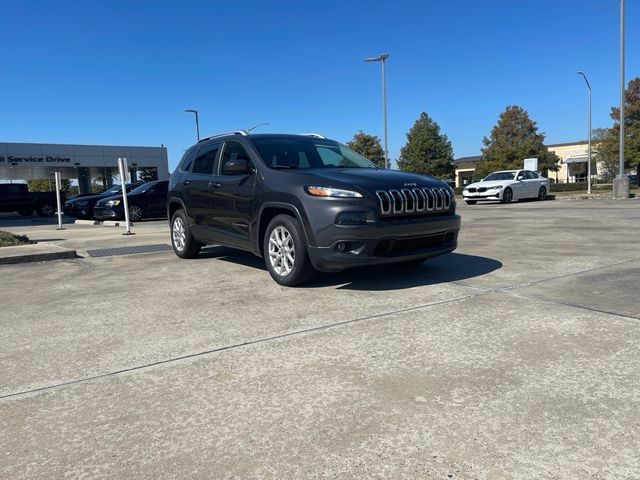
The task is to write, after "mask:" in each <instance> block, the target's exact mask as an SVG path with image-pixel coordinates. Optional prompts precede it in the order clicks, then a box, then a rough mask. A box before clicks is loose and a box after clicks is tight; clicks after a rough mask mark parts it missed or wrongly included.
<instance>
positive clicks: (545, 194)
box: [538, 187, 547, 201]
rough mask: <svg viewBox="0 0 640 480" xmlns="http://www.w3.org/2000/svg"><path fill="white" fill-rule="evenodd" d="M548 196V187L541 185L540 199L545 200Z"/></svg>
mask: <svg viewBox="0 0 640 480" xmlns="http://www.w3.org/2000/svg"><path fill="white" fill-rule="evenodd" d="M546 198H547V189H546V188H545V187H540V190H539V191H538V200H541V201H542V200H545V199H546Z"/></svg>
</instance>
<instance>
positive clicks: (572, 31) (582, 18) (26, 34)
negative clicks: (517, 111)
mask: <svg viewBox="0 0 640 480" xmlns="http://www.w3.org/2000/svg"><path fill="white" fill-rule="evenodd" d="M618 12H619V3H618V0H562V1H559V0H554V1H552V0H527V1H525V0H509V1H506V0H485V1H482V2H480V1H476V0H448V1H431V0H428V1H427V0H423V1H415V2H403V1H395V2H390V1H386V2H382V1H363V2H355V1H353V2H348V1H344V0H342V1H333V0H325V1H322V2H305V1H302V0H298V1H286V2H285V1H241V2H229V1H225V2H222V1H187V0H182V1H174V2H160V1H137V0H129V1H115V0H113V1H90V2H75V1H74V2H66V1H55V2H54V1H48V2H44V1H41V2H35V1H17V0H16V1H7V0H0V18H1V19H2V41H1V42H0V141H9V142H43V143H86V144H106V145H160V144H164V145H166V146H167V147H168V149H169V164H170V169H173V168H174V166H175V165H176V163H177V161H178V159H179V157H180V156H181V154H182V151H183V150H184V149H185V148H187V147H188V146H189V145H191V144H192V143H193V141H194V137H195V132H194V127H193V117H192V116H191V115H189V114H186V113H183V110H184V109H185V108H197V109H198V110H199V111H200V123H201V131H202V133H203V134H207V133H214V132H217V131H224V130H230V129H235V128H247V127H248V126H250V125H252V124H254V123H258V122H261V121H269V122H271V126H269V127H261V129H260V130H259V131H261V132H268V131H275V132H291V133H296V132H309V131H313V132H321V133H323V134H325V135H327V136H329V137H331V138H335V139H337V140H341V141H347V140H349V138H351V136H352V135H353V133H354V132H355V131H357V130H360V129H362V130H364V131H365V132H367V133H372V134H376V135H379V136H382V112H381V98H380V68H379V64H367V63H364V62H363V61H362V59H363V58H364V57H366V56H372V55H377V54H380V53H382V52H388V53H389V54H390V55H391V56H390V58H389V60H388V63H387V81H388V102H389V150H390V156H391V157H392V158H394V159H395V158H397V157H398V155H399V153H400V148H401V147H402V145H403V144H404V142H405V140H406V136H405V135H406V132H407V131H408V129H409V128H410V127H411V125H412V124H413V122H414V121H415V120H416V118H417V117H418V115H419V114H420V112H421V111H425V112H427V113H428V114H429V115H430V116H431V117H433V118H434V119H435V120H436V121H437V122H438V123H439V124H440V126H441V128H442V131H443V132H444V133H446V134H447V135H448V136H449V138H450V139H451V141H452V143H453V148H454V155H455V157H461V156H466V155H474V154H478V153H479V152H480V148H481V146H482V143H481V142H482V137H483V136H484V135H488V134H489V131H490V129H491V127H492V126H493V125H494V124H495V123H496V121H497V118H498V115H499V113H500V112H501V111H503V110H504V108H505V107H506V106H507V105H510V104H518V105H521V106H523V107H524V108H526V109H527V110H528V111H529V113H530V115H531V117H532V118H533V119H534V120H536V121H537V122H538V125H539V127H540V129H541V131H543V132H545V133H546V135H547V142H548V143H559V142H568V141H574V140H578V139H584V138H586V128H587V126H586V112H587V101H586V99H587V96H586V95H587V94H586V87H585V86H584V83H583V81H582V79H581V78H580V77H578V76H577V75H576V70H578V69H582V70H584V71H585V72H586V73H587V75H588V76H589V79H590V81H591V84H592V86H593V89H594V90H593V91H594V99H593V102H594V103H593V126H594V128H596V127H601V126H609V125H610V123H611V121H610V118H609V110H610V107H611V106H612V105H617V103H618V100H619V96H618V82H619V77H618V68H619V53H618V52H619V51H618V35H619V30H618V28H619V23H618V18H619V17H618ZM626 17H627V21H626V25H627V68H626V72H627V80H629V79H630V78H632V77H635V76H638V75H640V28H639V26H640V2H637V1H629V0H628V1H627V11H626Z"/></svg>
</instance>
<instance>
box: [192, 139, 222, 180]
mask: <svg viewBox="0 0 640 480" xmlns="http://www.w3.org/2000/svg"><path fill="white" fill-rule="evenodd" d="M219 149H220V144H214V145H207V146H206V147H203V148H201V149H200V150H198V155H196V159H195V160H194V161H193V168H192V169H191V171H192V172H193V173H203V174H207V175H211V174H212V173H213V164H214V163H215V161H216V155H217V154H218V150H219Z"/></svg>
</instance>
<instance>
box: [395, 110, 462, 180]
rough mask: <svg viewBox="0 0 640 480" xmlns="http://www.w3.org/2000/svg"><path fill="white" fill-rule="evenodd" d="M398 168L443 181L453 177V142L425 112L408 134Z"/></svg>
mask: <svg viewBox="0 0 640 480" xmlns="http://www.w3.org/2000/svg"><path fill="white" fill-rule="evenodd" d="M398 168H399V169H400V170H402V171H405V172H414V173H422V174H425V175H432V176H434V177H437V178H442V179H450V178H452V176H453V171H454V168H453V148H452V147H451V142H450V141H449V138H448V137H447V136H446V135H445V134H443V133H440V126H439V125H438V124H437V123H436V122H435V121H433V119H431V118H430V117H429V115H427V114H426V113H424V112H422V113H421V114H420V117H419V118H418V120H416V122H415V123H414V124H413V127H411V130H409V133H407V143H406V144H405V146H404V147H402V149H401V150H400V158H399V159H398Z"/></svg>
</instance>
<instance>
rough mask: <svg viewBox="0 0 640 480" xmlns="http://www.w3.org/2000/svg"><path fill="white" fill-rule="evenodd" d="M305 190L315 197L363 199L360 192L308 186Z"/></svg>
mask: <svg viewBox="0 0 640 480" xmlns="http://www.w3.org/2000/svg"><path fill="white" fill-rule="evenodd" d="M304 190H305V192H307V193H308V194H309V195H312V196H314V197H340V198H362V194H361V193H360V192H356V191H354V190H342V189H340V188H331V187H315V186H306V187H304Z"/></svg>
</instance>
